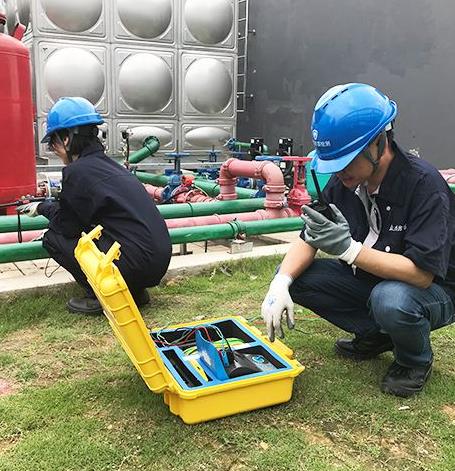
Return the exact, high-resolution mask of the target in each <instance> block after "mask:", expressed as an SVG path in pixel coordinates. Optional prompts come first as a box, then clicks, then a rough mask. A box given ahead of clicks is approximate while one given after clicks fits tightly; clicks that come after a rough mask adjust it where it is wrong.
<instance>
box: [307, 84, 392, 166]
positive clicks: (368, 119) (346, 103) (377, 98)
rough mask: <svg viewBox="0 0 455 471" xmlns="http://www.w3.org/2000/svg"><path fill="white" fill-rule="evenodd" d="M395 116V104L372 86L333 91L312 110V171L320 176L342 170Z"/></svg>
mask: <svg viewBox="0 0 455 471" xmlns="http://www.w3.org/2000/svg"><path fill="white" fill-rule="evenodd" d="M396 115H397V105H396V103H395V102H394V101H392V100H390V99H389V98H388V97H387V96H386V95H384V94H383V93H382V92H381V91H379V90H378V89H377V88H374V87H372V86H371V85H366V84H364V83H348V84H345V85H337V86H335V87H332V88H331V89H329V90H328V91H327V92H326V93H324V95H322V97H321V98H320V99H319V100H318V102H317V103H316V106H315V107H314V113H313V120H312V123H311V132H312V136H313V145H314V148H315V149H314V158H313V160H312V162H311V167H312V168H314V169H315V170H316V171H317V172H320V173H335V172H339V171H341V170H343V169H344V168H345V167H347V166H348V165H349V164H350V163H351V162H352V161H353V160H354V159H355V158H356V157H357V155H358V154H359V153H360V152H362V150H363V149H365V148H366V147H367V146H368V144H370V142H371V141H372V140H373V139H374V138H375V137H376V136H377V135H378V134H379V133H380V132H381V131H383V130H384V129H385V128H386V127H387V125H388V124H389V123H391V122H392V121H393V120H394V118H395V116H396Z"/></svg>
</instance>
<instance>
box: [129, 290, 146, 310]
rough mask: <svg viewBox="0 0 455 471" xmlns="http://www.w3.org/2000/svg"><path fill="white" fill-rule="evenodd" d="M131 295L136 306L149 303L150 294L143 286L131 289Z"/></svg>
mask: <svg viewBox="0 0 455 471" xmlns="http://www.w3.org/2000/svg"><path fill="white" fill-rule="evenodd" d="M131 295H132V296H133V299H134V302H135V303H136V306H137V307H142V306H145V305H147V304H149V303H150V295H149V293H148V291H147V290H146V289H145V288H144V289H141V290H139V291H132V292H131Z"/></svg>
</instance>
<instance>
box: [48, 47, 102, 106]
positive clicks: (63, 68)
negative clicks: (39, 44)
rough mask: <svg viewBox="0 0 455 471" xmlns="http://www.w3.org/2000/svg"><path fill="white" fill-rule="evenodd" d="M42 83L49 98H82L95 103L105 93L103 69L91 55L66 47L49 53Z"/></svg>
mask: <svg viewBox="0 0 455 471" xmlns="http://www.w3.org/2000/svg"><path fill="white" fill-rule="evenodd" d="M44 81H45V84H46V89H47V91H48V93H49V95H50V96H51V97H52V99H53V100H54V101H55V100H58V98H60V97H62V96H83V97H85V98H87V100H90V101H91V102H92V103H93V104H96V103H97V102H98V101H99V99H100V98H101V96H102V94H103V91H104V81H105V80H104V70H103V66H102V65H101V63H100V62H99V60H98V59H97V58H96V56H95V55H94V54H92V53H91V52H89V51H87V50H84V49H80V48H76V47H66V48H63V49H59V50H57V51H55V52H54V53H53V54H51V55H50V56H49V58H48V60H47V62H46V65H45V66H44Z"/></svg>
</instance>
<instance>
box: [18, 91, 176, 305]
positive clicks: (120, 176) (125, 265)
mask: <svg viewBox="0 0 455 471" xmlns="http://www.w3.org/2000/svg"><path fill="white" fill-rule="evenodd" d="M102 123H103V119H102V118H101V116H100V115H99V114H98V113H97V112H96V110H95V108H94V106H93V105H92V104H91V103H90V102H89V101H88V100H86V99H85V98H80V97H68V98H61V99H60V100H59V101H57V102H56V103H55V105H54V106H53V107H52V109H51V110H50V111H49V115H48V117H47V134H46V135H45V137H44V138H43V140H42V142H45V143H48V146H49V149H50V150H52V151H53V152H54V153H55V154H56V155H57V156H58V157H60V159H61V160H62V162H63V164H64V165H65V167H64V168H63V170H62V190H61V194H60V197H59V201H58V202H47V201H46V202H41V203H36V202H35V203H29V204H26V205H23V206H21V207H19V209H18V210H19V212H21V213H22V214H27V215H29V216H36V215H38V214H40V215H43V216H45V217H46V218H47V219H49V230H48V231H47V232H46V233H45V235H44V240H43V246H44V247H45V248H46V250H47V251H48V252H49V254H50V256H51V257H52V258H53V259H54V260H55V261H56V262H57V263H59V264H60V265H61V266H62V267H64V268H65V269H66V270H68V271H69V272H70V273H71V274H72V275H73V277H74V278H75V280H76V281H77V282H78V283H79V285H81V286H82V287H83V288H84V289H85V292H86V294H85V296H84V297H81V298H72V299H70V300H69V301H68V304H67V306H68V309H69V310H70V311H71V312H80V313H86V314H95V313H100V312H102V309H101V305H100V303H99V301H98V300H97V298H96V296H95V294H94V292H93V290H92V289H91V287H90V285H89V284H88V282H87V279H86V277H85V275H84V273H83V272H82V270H81V268H80V266H79V264H78V262H77V260H76V259H75V257H74V249H75V247H76V245H77V242H78V240H79V238H80V236H81V232H86V233H88V232H89V231H90V230H91V229H92V228H93V227H95V226H96V225H98V224H101V225H102V226H103V233H102V236H101V238H100V239H99V240H97V241H96V244H97V246H98V248H99V249H100V250H101V251H103V252H107V251H108V250H109V248H110V247H111V246H112V244H113V243H114V242H115V241H117V242H119V243H120V244H121V257H120V260H117V261H116V262H115V263H116V265H117V267H118V268H119V270H120V272H121V274H122V276H123V278H124V279H125V281H126V283H127V285H128V287H129V289H130V292H131V294H132V296H133V298H134V300H135V301H136V304H137V305H138V306H142V305H145V304H147V303H148V302H149V295H148V292H147V290H146V288H147V287H151V286H155V285H157V284H158V283H159V282H160V280H161V278H162V277H163V275H164V274H165V273H166V270H167V268H168V265H169V261H170V258H171V240H170V237H169V233H168V230H167V227H166V224H165V222H164V220H163V218H162V216H161V214H160V213H159V211H158V209H157V208H156V206H155V203H154V202H153V200H152V198H151V197H150V196H149V195H148V194H147V192H146V191H145V189H144V186H143V185H142V184H141V183H140V182H139V180H138V179H137V178H136V177H135V176H134V175H132V174H131V173H130V172H128V170H126V169H125V168H123V167H122V166H121V165H119V164H118V163H116V162H115V161H114V160H112V159H110V158H108V157H107V156H106V155H105V153H104V149H103V145H102V144H101V142H100V141H99V139H98V137H97V136H98V127H97V125H99V124H102Z"/></svg>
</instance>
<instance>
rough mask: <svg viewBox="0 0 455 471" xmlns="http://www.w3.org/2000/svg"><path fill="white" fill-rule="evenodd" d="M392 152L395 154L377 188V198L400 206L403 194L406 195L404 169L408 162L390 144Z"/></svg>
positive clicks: (402, 153)
mask: <svg viewBox="0 0 455 471" xmlns="http://www.w3.org/2000/svg"><path fill="white" fill-rule="evenodd" d="M392 150H393V152H394V154H395V156H394V158H393V159H392V162H391V163H390V166H389V168H388V170H387V173H386V174H385V176H384V179H383V180H382V182H381V186H380V188H379V195H378V196H379V197H380V198H381V199H383V200H385V201H388V202H390V203H393V204H396V205H398V206H401V205H402V204H403V203H404V198H403V194H404V193H406V180H405V174H406V169H408V168H409V162H408V159H407V157H406V154H405V152H404V151H403V149H401V147H400V146H398V144H397V143H396V142H395V141H393V142H392Z"/></svg>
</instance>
